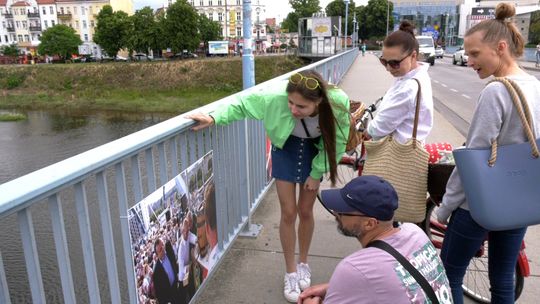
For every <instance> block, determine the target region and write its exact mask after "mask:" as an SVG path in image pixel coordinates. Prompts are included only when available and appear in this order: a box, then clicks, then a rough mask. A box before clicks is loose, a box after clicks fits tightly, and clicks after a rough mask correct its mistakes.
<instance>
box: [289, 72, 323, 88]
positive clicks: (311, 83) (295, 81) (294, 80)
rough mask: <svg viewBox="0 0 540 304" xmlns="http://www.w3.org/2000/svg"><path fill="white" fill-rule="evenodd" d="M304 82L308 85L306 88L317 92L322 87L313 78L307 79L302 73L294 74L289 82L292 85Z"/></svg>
mask: <svg viewBox="0 0 540 304" xmlns="http://www.w3.org/2000/svg"><path fill="white" fill-rule="evenodd" d="M302 80H304V84H305V85H306V88H308V89H310V90H315V89H317V88H318V87H320V86H321V85H320V84H319V81H318V80H317V79H315V78H313V77H306V76H304V75H302V74H300V73H294V74H292V75H291V77H289V81H290V82H291V83H292V84H299V83H300V82H302Z"/></svg>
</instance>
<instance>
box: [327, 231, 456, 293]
mask: <svg viewBox="0 0 540 304" xmlns="http://www.w3.org/2000/svg"><path fill="white" fill-rule="evenodd" d="M400 228H401V229H400V231H399V232H397V233H395V234H393V235H391V236H389V237H387V238H385V239H383V240H384V241H385V242H387V243H388V244H390V245H392V246H393V247H394V248H395V249H396V250H397V251H398V252H399V253H401V254H402V255H403V256H405V257H406V258H407V259H408V260H409V262H410V263H411V264H412V265H413V266H414V267H415V268H416V269H418V271H419V272H420V273H421V274H422V275H424V277H425V278H426V279H427V281H428V282H429V283H430V285H431V286H432V287H433V289H434V290H435V294H436V295H437V298H438V299H439V302H440V303H441V304H446V303H452V295H451V293H450V285H449V283H448V278H447V277H446V272H445V271H444V267H443V264H442V262H441V259H440V258H439V256H438V254H437V251H436V250H435V247H434V246H433V244H431V242H430V241H429V239H428V237H427V236H426V235H425V233H424V232H423V231H422V230H421V229H420V228H419V227H418V226H416V225H413V224H403V225H402V226H401V227H400ZM324 303H325V304H331V303H336V304H338V303H339V304H347V303H351V304H353V303H354V304H359V303H395V304H400V303H431V301H430V300H429V299H427V298H426V297H425V295H424V291H423V290H422V287H420V285H419V284H418V283H416V280H415V279H414V278H413V277H412V276H411V275H410V274H409V273H408V272H407V271H406V270H405V268H404V267H403V266H401V264H400V263H399V262H398V261H396V259H395V258H394V257H393V256H391V255H390V254H389V253H387V252H386V251H383V250H381V249H379V248H373V247H371V248H365V249H361V250H359V251H357V252H355V253H353V254H351V255H349V256H348V257H346V258H345V259H343V260H342V261H341V262H340V263H339V264H338V265H337V267H336V269H335V270H334V273H333V274H332V278H331V279H330V282H329V287H328V291H327V293H326V297H325V299H324Z"/></svg>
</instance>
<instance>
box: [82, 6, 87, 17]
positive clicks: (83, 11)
mask: <svg viewBox="0 0 540 304" xmlns="http://www.w3.org/2000/svg"><path fill="white" fill-rule="evenodd" d="M85 11H86V10H85V9H84V6H81V15H83V16H84V14H85Z"/></svg>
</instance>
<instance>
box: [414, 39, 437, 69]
mask: <svg viewBox="0 0 540 304" xmlns="http://www.w3.org/2000/svg"><path fill="white" fill-rule="evenodd" d="M416 41H418V45H419V46H420V54H418V60H420V61H425V62H429V64H431V65H434V64H435V43H433V37H431V36H416Z"/></svg>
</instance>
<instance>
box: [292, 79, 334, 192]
mask: <svg viewBox="0 0 540 304" xmlns="http://www.w3.org/2000/svg"><path fill="white" fill-rule="evenodd" d="M299 74H301V75H302V76H304V77H310V78H314V79H316V80H317V81H318V82H319V86H318V87H317V88H315V89H313V90H312V89H310V88H307V87H306V83H305V81H300V82H298V83H296V84H294V83H292V82H290V81H289V83H288V84H287V93H288V94H291V93H295V92H296V93H298V94H300V95H301V96H302V97H304V98H306V99H308V100H310V101H313V102H317V101H319V100H320V101H321V102H320V103H319V128H320V129H321V135H322V138H323V145H324V152H325V153H326V157H327V159H328V164H329V166H330V170H329V173H330V181H331V182H332V185H334V184H335V183H336V176H337V160H336V121H335V117H334V111H333V110H332V105H331V104H330V98H328V85H327V84H326V82H325V81H324V80H323V78H322V76H321V74H319V73H318V72H317V71H314V70H305V71H301V72H299Z"/></svg>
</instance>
